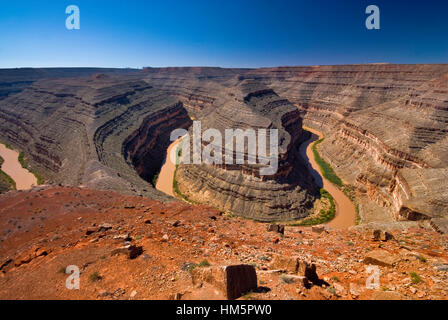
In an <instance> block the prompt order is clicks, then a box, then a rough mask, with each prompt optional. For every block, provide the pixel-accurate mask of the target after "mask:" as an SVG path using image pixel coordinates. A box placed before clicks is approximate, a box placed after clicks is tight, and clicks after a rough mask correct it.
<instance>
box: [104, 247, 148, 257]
mask: <svg viewBox="0 0 448 320" xmlns="http://www.w3.org/2000/svg"><path fill="white" fill-rule="evenodd" d="M142 253H143V247H137V246H135V245H127V246H123V247H120V248H117V249H114V250H112V252H111V255H112V256H115V255H119V254H122V255H125V256H126V257H128V258H129V259H135V258H137V257H138V256H139V255H141V254H142Z"/></svg>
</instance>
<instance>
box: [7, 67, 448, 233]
mask: <svg viewBox="0 0 448 320" xmlns="http://www.w3.org/2000/svg"><path fill="white" fill-rule="evenodd" d="M0 82H1V86H0V96H1V97H0V128H1V131H0V137H1V139H2V140H3V141H4V142H8V143H10V144H12V145H13V146H15V147H17V148H20V149H22V150H24V151H25V152H26V153H27V154H28V155H29V158H30V163H31V165H32V167H33V168H34V169H36V170H37V171H39V172H41V173H42V174H43V176H44V177H45V178H46V179H47V181H48V182H51V183H64V184H72V185H89V186H92V187H95V188H105V189H108V188H112V189H114V190H117V191H120V192H129V193H134V194H135V193H136V194H142V195H148V196H150V197H160V198H161V199H162V198H163V199H168V198H167V197H165V196H164V195H161V194H160V193H159V192H157V191H155V190H154V189H153V188H152V186H151V184H150V183H149V182H148V180H150V178H151V176H152V175H153V174H154V173H155V172H156V171H157V168H158V167H159V166H160V165H161V163H162V162H163V159H164V158H165V151H164V150H165V149H166V146H168V145H169V143H170V141H169V135H168V133H169V132H171V131H172V130H174V128H189V127H190V126H191V125H192V122H193V121H198V120H200V121H201V122H202V129H204V130H205V129H207V128H208V127H213V128H217V129H219V130H224V129H226V128H241V129H244V128H253V127H259V128H277V129H278V130H279V142H280V145H279V153H280V154H279V163H278V170H277V172H276V173H275V174H273V175H270V176H259V175H258V172H259V168H258V167H257V166H256V165H239V166H228V165H225V166H224V165H223V166H218V165H199V166H183V165H181V166H180V167H179V169H178V179H179V186H180V189H181V190H182V191H183V192H184V193H185V194H186V195H188V196H189V197H191V198H192V199H196V200H198V201H200V202H207V203H211V204H214V205H215V206H216V207H219V208H221V209H223V210H228V211H231V212H233V213H236V214H239V215H245V216H248V217H253V218H255V219H260V220H275V219H290V218H291V219H292V218H297V217H302V216H305V215H307V214H308V210H309V207H310V204H311V203H312V202H313V200H314V198H315V196H314V194H315V192H316V187H315V186H314V185H313V182H312V180H310V177H309V174H308V173H307V171H306V170H303V168H304V165H303V163H301V160H300V158H299V157H297V156H296V147H297V145H299V144H300V143H301V142H302V141H304V140H305V139H306V138H307V134H306V132H303V131H302V129H301V126H302V123H303V124H305V125H307V126H310V127H313V128H314V129H317V130H320V131H322V132H324V133H325V136H326V137H325V141H324V142H323V143H322V144H320V145H319V151H320V153H321V154H322V156H323V157H324V158H325V159H326V160H327V161H328V162H330V163H331V165H332V166H333V168H334V170H335V171H336V173H337V174H338V175H339V176H340V177H341V178H342V179H343V181H344V182H345V183H346V184H348V185H351V186H353V187H354V189H355V190H356V194H357V199H358V200H359V203H360V215H361V218H362V220H363V221H364V222H369V221H388V222H392V221H393V220H401V219H417V218H418V219H425V220H430V221H431V223H432V224H433V225H436V224H439V225H442V224H443V223H444V222H443V221H444V220H443V219H444V217H445V216H446V212H447V211H446V208H447V206H446V198H447V197H446V195H445V193H444V192H442V191H443V190H447V189H448V188H446V187H447V185H446V184H447V182H446V181H447V179H445V178H444V177H445V174H446V173H445V170H446V168H447V167H448V147H447V145H448V138H447V132H448V130H447V123H448V105H447V104H448V102H447V101H448V84H447V82H448V66H447V65H390V64H375V65H345V66H315V67H282V68H264V69H221V68H162V69H145V70H125V71H123V70H114V69H107V70H106V69H53V70H45V69H29V70H28V69H27V70H0ZM256 203H260V204H261V205H257V204H256ZM442 227H443V226H442ZM442 227H440V228H439V229H442Z"/></svg>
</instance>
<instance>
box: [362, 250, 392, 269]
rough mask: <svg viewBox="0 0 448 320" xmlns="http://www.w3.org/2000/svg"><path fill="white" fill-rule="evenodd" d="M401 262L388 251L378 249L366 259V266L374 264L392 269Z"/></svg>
mask: <svg viewBox="0 0 448 320" xmlns="http://www.w3.org/2000/svg"><path fill="white" fill-rule="evenodd" d="M398 261H399V258H398V257H397V256H395V255H393V254H391V253H389V252H388V251H386V250H382V249H378V250H373V251H371V252H369V253H368V254H367V255H366V256H365V258H364V263H365V264H373V265H377V266H383V267H392V266H393V265H394V264H396V263H397V262H398Z"/></svg>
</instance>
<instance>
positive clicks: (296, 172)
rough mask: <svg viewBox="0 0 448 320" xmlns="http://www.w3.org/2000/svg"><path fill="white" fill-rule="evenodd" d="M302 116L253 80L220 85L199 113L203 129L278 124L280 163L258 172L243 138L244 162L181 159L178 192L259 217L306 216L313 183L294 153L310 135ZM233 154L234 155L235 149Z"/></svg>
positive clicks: (309, 207) (258, 127) (290, 105)
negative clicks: (188, 161)
mask: <svg viewBox="0 0 448 320" xmlns="http://www.w3.org/2000/svg"><path fill="white" fill-rule="evenodd" d="M301 121H302V120H301V118H300V115H299V112H298V110H297V108H295V107H294V106H293V105H292V104H291V103H289V102H288V101H287V100H285V99H283V98H282V97H279V96H278V95H277V94H276V93H275V92H274V91H273V90H272V89H269V88H265V87H260V86H259V85H258V84H257V83H256V82H253V81H244V82H242V83H240V84H239V85H238V86H236V87H235V88H233V89H227V90H225V91H223V92H222V94H221V95H220V96H219V97H217V98H216V100H215V103H214V110H213V111H212V112H210V113H209V114H208V115H206V116H204V117H203V118H202V119H201V124H202V129H203V130H206V129H207V128H213V129H216V130H218V131H219V132H221V135H222V137H225V130H226V129H241V130H246V129H254V130H255V132H257V131H256V130H258V129H277V130H278V142H279V146H278V150H279V157H278V159H279V160H278V161H279V162H278V169H277V170H276V172H274V173H272V174H269V175H261V174H260V168H261V167H262V166H261V165H260V164H248V162H247V159H248V143H247V144H245V150H244V158H245V159H246V162H245V164H242V165H238V164H236V163H234V164H226V163H225V161H224V159H223V164H222V165H210V164H201V165H194V164H190V165H185V164H181V165H180V166H179V169H178V172H177V174H176V179H177V181H178V185H179V188H180V191H181V193H182V194H184V195H185V196H187V197H188V198H189V199H191V200H194V201H198V202H201V203H209V204H211V205H213V206H215V207H217V208H220V209H222V210H226V211H229V212H231V213H234V214H237V215H240V216H244V217H249V218H253V219H256V220H261V221H273V220H283V221H284V220H294V219H298V218H303V217H305V216H307V215H308V214H309V210H310V209H311V208H312V207H313V202H314V200H315V197H316V194H317V189H316V187H315V185H314V183H313V180H312V177H311V175H310V174H309V172H308V170H307V169H306V167H305V165H304V163H303V160H302V158H301V157H300V156H299V154H298V147H299V146H300V144H301V142H303V141H304V140H306V139H307V137H308V136H307V135H304V134H303V131H302V125H301ZM212 143H216V142H215V141H213V142H212ZM222 143H223V145H225V144H228V143H229V142H228V141H223V142H222ZM251 143H252V142H251ZM207 144H208V143H207ZM258 147H260V146H258ZM191 148H192V147H191ZM267 148H268V150H269V146H267ZM223 153H225V151H224V150H223ZM233 154H234V159H235V158H236V153H235V149H234V150H233Z"/></svg>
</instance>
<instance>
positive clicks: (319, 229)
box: [311, 225, 327, 234]
mask: <svg viewBox="0 0 448 320" xmlns="http://www.w3.org/2000/svg"><path fill="white" fill-rule="evenodd" d="M326 230H327V228H326V227H325V226H323V225H319V226H312V227H311V231H312V232H314V233H319V234H320V233H322V232H324V231H326Z"/></svg>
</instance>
